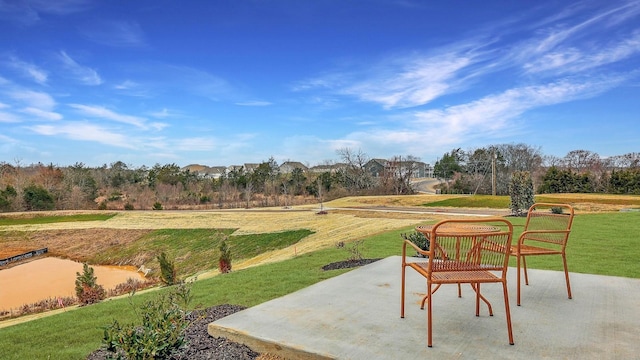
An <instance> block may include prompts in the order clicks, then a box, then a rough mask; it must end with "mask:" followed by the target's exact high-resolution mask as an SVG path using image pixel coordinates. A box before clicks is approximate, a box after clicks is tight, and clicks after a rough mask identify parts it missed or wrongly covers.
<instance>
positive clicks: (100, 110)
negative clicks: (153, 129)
mask: <svg viewBox="0 0 640 360" xmlns="http://www.w3.org/2000/svg"><path fill="white" fill-rule="evenodd" d="M69 106H71V107H72V108H74V109H76V110H78V111H79V112H80V113H81V114H84V115H86V116H91V117H96V118H101V119H106V120H111V121H116V122H120V123H125V124H129V125H134V126H137V127H139V128H146V127H147V125H146V124H145V122H146V119H145V118H141V117H138V116H132V115H123V114H118V113H116V112H114V111H111V110H109V109H107V108H105V107H103V106H93V105H82V104H69Z"/></svg>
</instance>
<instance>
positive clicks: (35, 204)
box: [22, 185, 55, 210]
mask: <svg viewBox="0 0 640 360" xmlns="http://www.w3.org/2000/svg"><path fill="white" fill-rule="evenodd" d="M22 196H23V199H24V203H25V205H26V206H27V210H53V209H54V208H55V200H54V199H53V195H51V193H49V192H48V191H47V189H45V188H43V187H42V186H37V185H29V186H27V187H26V188H24V193H23V195H22Z"/></svg>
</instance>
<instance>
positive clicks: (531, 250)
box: [511, 203, 574, 306]
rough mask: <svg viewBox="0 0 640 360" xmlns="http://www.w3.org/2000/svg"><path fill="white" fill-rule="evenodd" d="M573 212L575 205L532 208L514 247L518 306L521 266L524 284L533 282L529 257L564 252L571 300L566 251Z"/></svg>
mask: <svg viewBox="0 0 640 360" xmlns="http://www.w3.org/2000/svg"><path fill="white" fill-rule="evenodd" d="M573 215H574V211H573V207H572V206H571V205H566V204H550V203H536V204H533V205H532V206H531V207H530V208H529V211H528V212H527V222H526V223H525V226H524V231H523V232H522V234H521V235H520V237H519V238H518V242H517V244H516V245H514V246H512V247H511V255H514V256H516V257H517V258H518V261H517V268H518V276H517V282H518V289H517V293H518V294H517V303H518V306H520V283H521V278H520V276H521V271H520V269H521V268H523V269H524V283H525V284H526V285H529V276H528V275H527V261H526V258H527V257H528V256H538V255H561V256H562V264H563V266H564V276H565V280H566V282H567V295H568V297H569V299H571V285H570V283H569V270H568V268H567V255H566V252H565V250H566V248H567V240H568V239H569V234H570V233H571V225H572V223H573Z"/></svg>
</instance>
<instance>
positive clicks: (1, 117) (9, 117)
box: [0, 111, 21, 123]
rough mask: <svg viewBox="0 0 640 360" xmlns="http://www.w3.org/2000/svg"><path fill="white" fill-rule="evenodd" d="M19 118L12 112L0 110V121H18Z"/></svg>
mask: <svg viewBox="0 0 640 360" xmlns="http://www.w3.org/2000/svg"><path fill="white" fill-rule="evenodd" d="M18 122H21V120H20V118H19V117H18V116H16V115H14V114H12V113H8V112H4V111H0V123H18Z"/></svg>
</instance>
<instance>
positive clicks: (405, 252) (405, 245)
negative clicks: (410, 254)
mask: <svg viewBox="0 0 640 360" xmlns="http://www.w3.org/2000/svg"><path fill="white" fill-rule="evenodd" d="M407 245H410V246H411V247H412V248H413V249H414V250H415V251H416V252H418V253H419V254H420V255H423V256H425V257H429V251H425V250H422V249H420V248H419V247H418V245H416V244H414V243H413V242H411V241H410V240H404V241H403V243H402V258H403V259H404V258H405V257H406V256H407Z"/></svg>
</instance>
